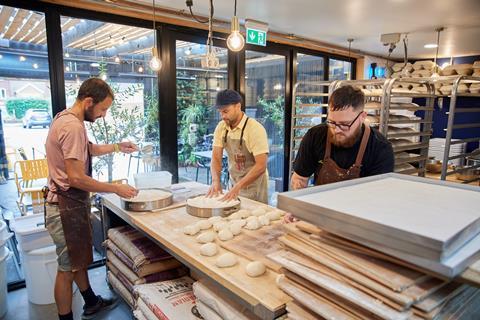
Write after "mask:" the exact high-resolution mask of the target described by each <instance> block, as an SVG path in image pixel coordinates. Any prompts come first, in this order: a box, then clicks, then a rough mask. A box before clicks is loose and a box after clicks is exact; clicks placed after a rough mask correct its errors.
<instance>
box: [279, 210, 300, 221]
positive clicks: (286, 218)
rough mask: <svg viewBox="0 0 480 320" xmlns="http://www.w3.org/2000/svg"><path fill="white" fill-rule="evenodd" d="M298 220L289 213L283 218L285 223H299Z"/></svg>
mask: <svg viewBox="0 0 480 320" xmlns="http://www.w3.org/2000/svg"><path fill="white" fill-rule="evenodd" d="M297 221H298V219H297V218H295V217H294V216H293V214H291V213H290V212H287V213H286V214H285V215H284V216H283V223H292V222H297Z"/></svg>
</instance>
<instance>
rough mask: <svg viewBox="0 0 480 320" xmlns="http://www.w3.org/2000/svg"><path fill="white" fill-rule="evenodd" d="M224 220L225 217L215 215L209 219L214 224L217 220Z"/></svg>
mask: <svg viewBox="0 0 480 320" xmlns="http://www.w3.org/2000/svg"><path fill="white" fill-rule="evenodd" d="M222 220H223V218H222V217H220V216H213V217H210V218H208V221H210V222H211V223H212V224H214V223H215V222H219V221H222Z"/></svg>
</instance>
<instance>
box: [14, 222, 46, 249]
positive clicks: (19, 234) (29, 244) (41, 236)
mask: <svg viewBox="0 0 480 320" xmlns="http://www.w3.org/2000/svg"><path fill="white" fill-rule="evenodd" d="M12 230H13V231H14V232H15V236H16V238H17V241H18V245H19V247H20V248H19V251H31V250H35V249H40V248H45V247H47V246H51V245H53V240H52V237H51V236H50V234H49V233H48V230H47V229H46V228H45V217H44V215H43V213H42V214H33V215H30V216H24V217H18V218H15V220H14V221H13V223H12Z"/></svg>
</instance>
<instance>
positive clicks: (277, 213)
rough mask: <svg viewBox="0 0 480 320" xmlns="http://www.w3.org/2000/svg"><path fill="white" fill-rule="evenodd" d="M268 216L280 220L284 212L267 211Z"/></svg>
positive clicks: (272, 219) (271, 219)
mask: <svg viewBox="0 0 480 320" xmlns="http://www.w3.org/2000/svg"><path fill="white" fill-rule="evenodd" d="M266 216H267V217H268V219H270V221H275V220H280V219H281V218H282V214H281V212H280V211H278V210H275V211H271V212H267V214H266Z"/></svg>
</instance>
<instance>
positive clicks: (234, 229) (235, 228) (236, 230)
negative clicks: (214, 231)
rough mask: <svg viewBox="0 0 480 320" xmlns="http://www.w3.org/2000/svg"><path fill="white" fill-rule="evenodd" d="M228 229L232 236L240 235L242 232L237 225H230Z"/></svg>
mask: <svg viewBox="0 0 480 320" xmlns="http://www.w3.org/2000/svg"><path fill="white" fill-rule="evenodd" d="M228 229H230V232H232V234H233V235H234V236H236V235H238V234H240V232H242V226H241V225H240V224H238V223H234V224H230V225H229V226H228Z"/></svg>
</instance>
